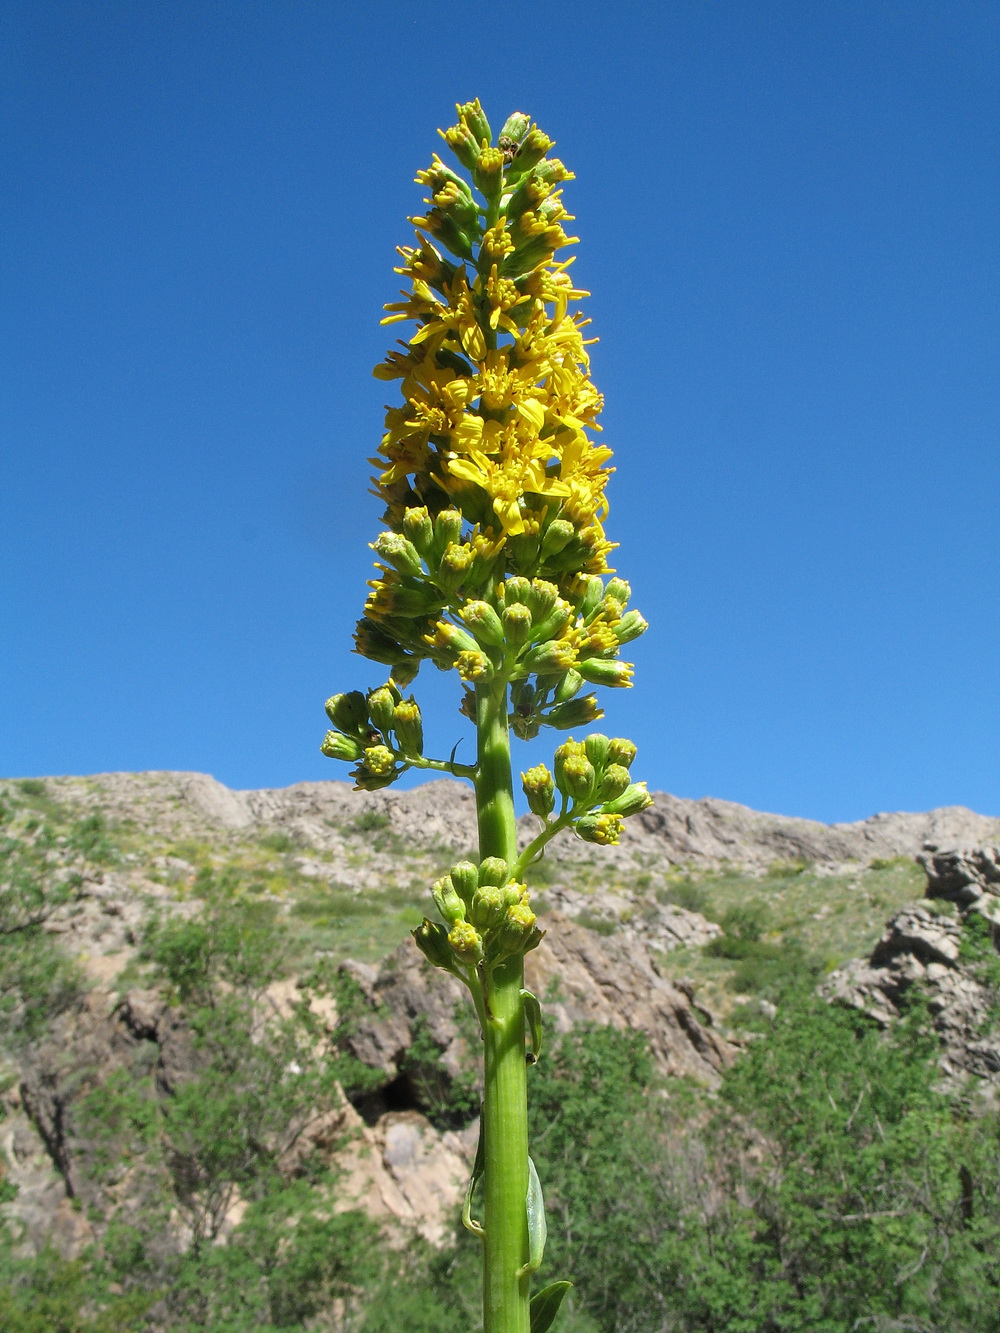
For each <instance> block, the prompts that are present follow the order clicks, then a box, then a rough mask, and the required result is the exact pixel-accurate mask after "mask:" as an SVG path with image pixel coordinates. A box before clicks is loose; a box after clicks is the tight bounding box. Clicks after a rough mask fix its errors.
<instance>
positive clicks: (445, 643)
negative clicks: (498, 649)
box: [424, 620, 479, 662]
mask: <svg viewBox="0 0 1000 1333" xmlns="http://www.w3.org/2000/svg"><path fill="white" fill-rule="evenodd" d="M424 637H425V641H426V643H427V644H428V646H429V647H430V649H431V651H432V652H434V651H435V650H436V651H437V652H438V653H440V654H441V655H442V656H443V657H445V658H447V659H449V660H450V661H452V662H454V660H455V658H456V657H457V656H458V655H459V653H478V652H479V644H478V643H476V641H475V639H474V638H473V637H472V635H471V634H466V632H465V630H464V629H459V627H458V626H457V625H453V624H452V623H451V621H450V620H439V621H438V622H437V624H436V625H435V626H434V633H433V634H427V635H425V636H424Z"/></svg>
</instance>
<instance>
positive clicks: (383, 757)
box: [364, 745, 396, 778]
mask: <svg viewBox="0 0 1000 1333" xmlns="http://www.w3.org/2000/svg"><path fill="white" fill-rule="evenodd" d="M364 766H365V768H366V769H367V771H368V772H369V773H371V774H372V776H373V777H376V778H381V777H385V776H386V775H387V774H389V773H392V772H394V770H395V768H396V760H395V759H394V758H393V754H392V751H391V750H388V749H386V747H385V746H384V745H369V746H368V748H367V750H365V757H364Z"/></svg>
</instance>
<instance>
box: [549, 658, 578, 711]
mask: <svg viewBox="0 0 1000 1333" xmlns="http://www.w3.org/2000/svg"><path fill="white" fill-rule="evenodd" d="M582 685H583V677H582V676H581V675H580V673H579V671H577V670H576V668H575V667H574V668H572V669H571V670H569V671H567V672H566V674H565V675H564V676H563V677H562V678H561V679H560V681H559V684H558V685H557V686H556V689H555V694H554V695H553V698H554V700H555V702H556V703H557V704H564V703H565V702H566V700H567V699H572V698H573V695H574V694H579V693H580V687H581V686H582Z"/></svg>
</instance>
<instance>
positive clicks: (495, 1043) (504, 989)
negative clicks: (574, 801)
mask: <svg viewBox="0 0 1000 1333" xmlns="http://www.w3.org/2000/svg"><path fill="white" fill-rule="evenodd" d="M476 701H477V702H476V710H477V724H478V731H479V771H478V776H477V778H476V808H477V814H478V820H479V854H480V859H483V858H485V857H487V856H502V857H503V858H504V859H505V860H506V861H507V862H508V864H513V863H514V861H515V860H516V858H517V830H516V827H515V823H514V792H513V781H512V776H511V768H510V734H509V731H508V725H507V682H506V680H504V679H502V678H501V679H500V680H499V681H494V682H491V683H490V684H489V685H480V686H478V687H477V689H476ZM523 985H524V959H523V958H522V957H521V956H520V955H518V956H517V957H516V958H511V959H509V960H508V961H507V962H505V963H501V964H500V965H499V966H498V967H496V968H495V969H494V972H493V986H492V993H491V997H490V1008H491V1011H492V1021H491V1022H489V1023H487V1024H485V1025H484V1028H483V1045H484V1050H485V1061H486V1079H485V1085H484V1091H483V1127H482V1135H483V1146H484V1150H485V1170H484V1173H483V1195H484V1197H483V1227H484V1231H485V1235H484V1236H483V1327H484V1333H529V1328H530V1323H531V1318H530V1313H529V1307H528V1292H529V1287H530V1278H529V1277H527V1276H525V1277H519V1276H518V1270H519V1269H520V1268H521V1267H522V1265H523V1264H524V1263H525V1262H526V1261H527V1259H528V1218H527V1209H526V1200H527V1194H528V1101H527V1081H526V1077H525V1073H526V1068H527V1066H526V1063H525V1058H524V1008H523V1004H522V1001H521V988H522V987H523Z"/></svg>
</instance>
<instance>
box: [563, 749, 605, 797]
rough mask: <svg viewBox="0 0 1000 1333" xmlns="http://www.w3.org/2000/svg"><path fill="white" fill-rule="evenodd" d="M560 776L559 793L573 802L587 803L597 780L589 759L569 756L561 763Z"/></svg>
mask: <svg viewBox="0 0 1000 1333" xmlns="http://www.w3.org/2000/svg"><path fill="white" fill-rule="evenodd" d="M561 776H562V781H561V782H560V783H559V789H560V791H564V792H565V793H566V795H567V796H569V797H571V798H572V799H573V800H574V801H582V802H584V803H586V802H589V800H590V797H591V795H592V794H593V791H594V785H595V782H596V779H597V775H596V773H595V772H594V765H593V764H592V763H591V762H590V760H589V759H586V758H584V757H583V756H581V755H570V757H569V758H568V759H567V760H566V761H565V762H564V763H563V766H562V775H561Z"/></svg>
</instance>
